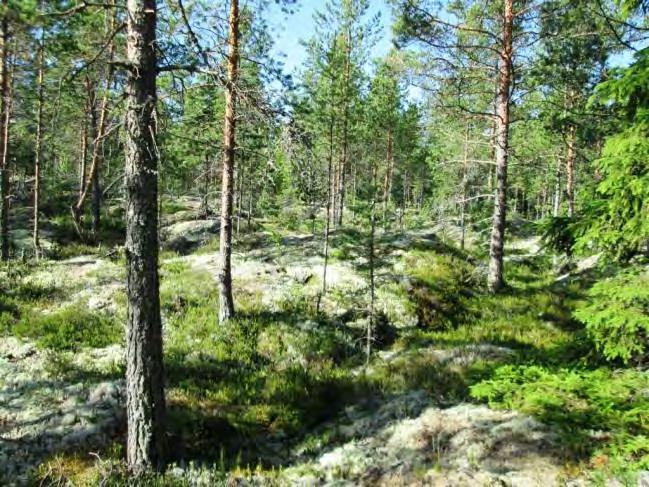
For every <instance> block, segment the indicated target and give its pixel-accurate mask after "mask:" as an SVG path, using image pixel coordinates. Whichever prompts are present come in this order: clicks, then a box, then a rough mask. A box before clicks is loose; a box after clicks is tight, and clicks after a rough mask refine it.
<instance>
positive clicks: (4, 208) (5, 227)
mask: <svg viewBox="0 0 649 487" xmlns="http://www.w3.org/2000/svg"><path fill="white" fill-rule="evenodd" d="M2 5H3V8H4V11H5V12H7V11H8V0H2ZM0 41H1V42H2V46H0V164H2V165H1V166H0V168H1V169H2V175H1V176H0V193H1V194H0V259H2V260H3V261H6V260H9V253H10V249H9V243H10V242H9V203H10V195H9V189H10V188H9V186H10V184H9V158H8V157H7V149H8V145H9V141H8V140H7V139H8V135H9V97H10V96H11V95H10V93H9V20H8V18H7V14H6V13H5V15H3V17H2V21H1V22H0Z"/></svg>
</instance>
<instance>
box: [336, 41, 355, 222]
mask: <svg viewBox="0 0 649 487" xmlns="http://www.w3.org/2000/svg"><path fill="white" fill-rule="evenodd" d="M351 42H352V36H351V32H350V31H349V29H348V30H347V32H346V35H345V81H344V82H345V85H344V90H345V91H344V100H343V102H344V109H343V140H342V143H343V144H342V154H341V157H340V176H339V178H338V179H339V184H340V188H339V191H338V220H337V224H338V226H342V224H343V213H344V211H345V192H346V189H347V187H346V179H345V178H346V174H347V163H348V159H349V97H350V94H349V91H350V90H349V83H350V79H351V62H352V60H351V55H352V46H351Z"/></svg>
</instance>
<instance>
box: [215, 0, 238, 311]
mask: <svg viewBox="0 0 649 487" xmlns="http://www.w3.org/2000/svg"><path fill="white" fill-rule="evenodd" d="M238 79H239V0H230V17H229V33H228V81H227V84H226V87H225V126H224V130H223V147H224V157H223V173H222V181H221V232H220V233H221V235H220V253H219V260H220V265H219V275H218V281H219V323H221V324H223V323H225V322H226V321H227V320H229V319H231V318H233V317H234V299H233V297H232V206H233V204H232V203H233V194H232V193H233V192H234V162H235V150H236V139H235V129H236V116H237V93H236V90H237V81H238Z"/></svg>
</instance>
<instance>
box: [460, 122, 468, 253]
mask: <svg viewBox="0 0 649 487" xmlns="http://www.w3.org/2000/svg"><path fill="white" fill-rule="evenodd" d="M469 129H470V126H469V122H467V124H466V130H465V132H464V159H463V160H462V201H461V211H460V230H461V232H462V233H461V236H460V248H461V249H462V250H464V246H465V240H466V203H467V201H466V199H467V192H468V186H469V168H468V163H469Z"/></svg>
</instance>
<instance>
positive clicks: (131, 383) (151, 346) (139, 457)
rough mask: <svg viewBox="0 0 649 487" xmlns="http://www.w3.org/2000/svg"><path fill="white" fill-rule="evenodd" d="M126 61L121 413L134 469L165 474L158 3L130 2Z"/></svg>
mask: <svg viewBox="0 0 649 487" xmlns="http://www.w3.org/2000/svg"><path fill="white" fill-rule="evenodd" d="M127 10H128V13H127V18H128V21H127V37H126V56H127V62H128V64H129V70H128V75H127V79H126V118H125V131H126V140H125V155H126V177H125V181H126V249H125V250H126V266H127V295H128V312H127V326H128V329H127V337H126V413H127V422H128V441H127V460H128V464H129V467H130V468H131V470H132V471H133V472H134V473H136V474H139V473H141V472H143V471H147V470H151V469H155V470H162V469H163V468H164V456H163V454H164V418H165V398H164V389H163V388H164V384H163V380H164V373H163V367H162V326H161V321H160V295H159V279H158V210H157V202H158V174H157V171H158V157H157V150H156V142H155V132H156V129H155V126H154V124H155V116H154V112H155V107H156V101H157V93H156V53H155V45H156V0H128V2H127Z"/></svg>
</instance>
